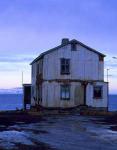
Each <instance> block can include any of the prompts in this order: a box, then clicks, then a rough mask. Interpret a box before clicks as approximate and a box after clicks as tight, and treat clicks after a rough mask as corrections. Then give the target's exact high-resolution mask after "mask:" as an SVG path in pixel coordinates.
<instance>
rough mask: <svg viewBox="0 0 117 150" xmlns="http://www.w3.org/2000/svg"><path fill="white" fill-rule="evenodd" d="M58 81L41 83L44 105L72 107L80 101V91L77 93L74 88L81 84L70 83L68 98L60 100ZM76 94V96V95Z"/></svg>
mask: <svg viewBox="0 0 117 150" xmlns="http://www.w3.org/2000/svg"><path fill="white" fill-rule="evenodd" d="M61 84H62V83H58V82H51V83H48V82H44V83H43V101H42V106H44V107H63V108H67V107H74V106H77V105H78V104H79V103H80V102H81V97H80V96H79V95H80V93H77V95H76V91H75V89H76V88H77V87H79V86H80V85H81V83H75V82H73V83H72V84H71V85H70V100H61V98H60V85H61ZM77 96H78V97H77Z"/></svg>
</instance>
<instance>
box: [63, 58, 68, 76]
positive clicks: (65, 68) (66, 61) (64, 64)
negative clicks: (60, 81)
mask: <svg viewBox="0 0 117 150" xmlns="http://www.w3.org/2000/svg"><path fill="white" fill-rule="evenodd" d="M61 74H70V59H65V58H62V59H61Z"/></svg>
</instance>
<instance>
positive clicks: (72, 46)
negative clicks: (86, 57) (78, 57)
mask: <svg viewBox="0 0 117 150" xmlns="http://www.w3.org/2000/svg"><path fill="white" fill-rule="evenodd" d="M71 50H72V51H76V50H77V44H76V43H72V44H71Z"/></svg>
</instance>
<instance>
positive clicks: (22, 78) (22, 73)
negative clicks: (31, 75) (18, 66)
mask: <svg viewBox="0 0 117 150" xmlns="http://www.w3.org/2000/svg"><path fill="white" fill-rule="evenodd" d="M22 85H23V71H22Z"/></svg>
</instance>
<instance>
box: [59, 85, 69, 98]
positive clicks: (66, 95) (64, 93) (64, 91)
mask: <svg viewBox="0 0 117 150" xmlns="http://www.w3.org/2000/svg"><path fill="white" fill-rule="evenodd" d="M60 94H61V100H70V85H61V93H60Z"/></svg>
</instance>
